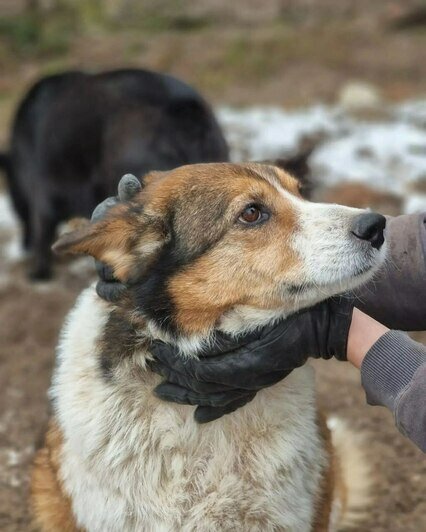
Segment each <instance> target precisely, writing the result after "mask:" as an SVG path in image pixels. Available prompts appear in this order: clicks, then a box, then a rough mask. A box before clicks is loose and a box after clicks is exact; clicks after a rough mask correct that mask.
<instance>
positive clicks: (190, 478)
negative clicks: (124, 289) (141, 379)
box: [53, 295, 325, 532]
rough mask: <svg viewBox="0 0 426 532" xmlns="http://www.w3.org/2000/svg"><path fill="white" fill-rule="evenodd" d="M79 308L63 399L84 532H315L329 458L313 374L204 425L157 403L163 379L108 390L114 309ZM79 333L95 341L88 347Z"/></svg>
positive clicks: (70, 471) (57, 386) (68, 484)
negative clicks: (102, 343)
mask: <svg viewBox="0 0 426 532" xmlns="http://www.w3.org/2000/svg"><path fill="white" fill-rule="evenodd" d="M90 302H91V303H90ZM89 303H90V304H89ZM79 307H80V310H79V311H78V312H77V311H74V313H73V315H71V318H70V321H69V323H68V326H67V330H66V332H65V336H64V340H63V342H62V346H61V350H60V351H61V355H60V357H61V362H60V365H59V367H58V369H57V372H56V377H55V383H54V387H53V394H54V396H55V401H56V407H57V418H58V421H59V424H60V427H61V430H62V431H63V435H64V441H65V443H64V449H63V455H62V456H63V460H62V466H61V471H60V475H61V477H62V480H63V483H64V486H65V489H66V491H67V493H68V494H69V495H70V496H71V499H72V505H73V511H74V513H75V516H76V518H77V521H78V523H79V524H80V525H82V526H84V527H85V528H86V529H87V530H89V531H103V532H107V531H117V530H126V531H133V530H134V531H139V530H146V531H161V530H167V531H169V530H170V531H172V530H183V531H195V530H196V531H204V530H205V531H210V530H212V531H213V530H214V531H216V530H259V531H267V530H280V529H281V530H292V531H298V530H300V531H306V530H308V529H309V528H310V525H311V522H312V519H313V513H314V501H315V498H316V496H317V492H318V489H319V484H320V478H321V472H322V469H323V467H324V465H325V457H324V454H323V449H322V446H321V443H320V438H319V435H318V429H317V425H316V412H315V408H314V397H313V375H312V371H311V370H310V369H309V368H303V369H301V370H297V371H295V372H293V374H292V375H291V376H290V377H288V378H287V379H286V381H285V382H284V383H281V384H279V385H276V386H274V387H273V388H271V389H268V390H264V391H262V392H260V393H258V395H257V397H256V398H255V399H254V400H253V401H252V402H251V403H249V404H248V405H247V406H246V407H244V408H242V409H240V410H239V411H237V412H235V413H234V414H232V415H230V416H226V417H224V418H222V419H220V420H218V421H215V422H213V423H211V424H208V425H203V426H198V425H196V424H195V423H194V421H193V419H192V414H193V409H192V408H189V407H178V406H176V405H169V404H165V403H162V402H160V401H158V400H157V399H155V397H154V396H153V395H152V387H153V386H154V384H155V382H154V380H155V378H154V377H152V379H153V381H152V382H150V383H149V382H147V383H145V384H143V383H142V384H138V385H136V384H135V383H130V384H129V385H120V384H116V383H113V382H109V383H107V382H105V380H104V379H102V376H101V374H100V372H99V368H98V362H99V361H98V357H97V356H96V349H94V343H96V333H94V331H95V330H96V327H101V326H102V324H103V323H104V322H105V318H104V316H103V315H102V312H103V311H102V307H99V306H96V305H95V307H94V306H93V298H92V297H90V295H85V296H83V298H82V300H81V301H80V303H79ZM89 308H91V312H86V311H88V309H89ZM88 321H90V322H91V323H88ZM77 328H78V331H79V338H80V339H81V338H83V337H84V338H85V341H84V342H81V340H79V345H75V344H74V340H73V338H75V336H74V333H75V332H76V330H75V329H77ZM83 344H84V345H83Z"/></svg>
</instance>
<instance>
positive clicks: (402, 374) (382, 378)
mask: <svg viewBox="0 0 426 532" xmlns="http://www.w3.org/2000/svg"><path fill="white" fill-rule="evenodd" d="M361 381H362V385H363V387H364V390H365V393H366V396H367V402H368V404H370V405H380V406H386V407H387V408H389V410H391V411H392V412H393V414H394V418H395V424H396V426H397V428H398V430H399V431H400V432H401V433H402V434H404V436H406V437H407V438H409V439H410V440H411V441H413V442H414V443H415V444H416V445H417V446H418V447H419V448H420V449H421V450H422V451H423V452H426V347H425V346H424V345H422V344H420V343H418V342H414V341H413V340H411V338H409V337H408V336H407V335H406V334H405V333H402V332H400V331H389V332H387V333H386V334H384V335H383V336H382V337H381V338H379V340H378V341H377V342H376V343H375V344H374V345H373V346H372V347H371V349H370V350H369V351H368V353H367V354H366V356H365V358H364V361H363V363H362V366H361Z"/></svg>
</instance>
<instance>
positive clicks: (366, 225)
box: [351, 212, 386, 249]
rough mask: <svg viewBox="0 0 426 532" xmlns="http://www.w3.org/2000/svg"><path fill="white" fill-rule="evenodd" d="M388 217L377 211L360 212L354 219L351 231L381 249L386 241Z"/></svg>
mask: <svg viewBox="0 0 426 532" xmlns="http://www.w3.org/2000/svg"><path fill="white" fill-rule="evenodd" d="M385 227H386V218H385V217H384V216H382V215H381V214H377V213H376V212H368V213H366V214H360V215H359V216H357V217H356V218H354V219H353V221H352V226H351V233H352V234H353V235H355V236H356V237H357V238H359V239H361V240H367V241H368V242H370V243H371V245H372V246H373V248H375V249H380V248H381V246H382V244H383V242H384V241H385V237H384V234H383V232H384V230H385Z"/></svg>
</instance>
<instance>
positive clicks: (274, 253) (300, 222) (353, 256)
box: [55, 164, 385, 335]
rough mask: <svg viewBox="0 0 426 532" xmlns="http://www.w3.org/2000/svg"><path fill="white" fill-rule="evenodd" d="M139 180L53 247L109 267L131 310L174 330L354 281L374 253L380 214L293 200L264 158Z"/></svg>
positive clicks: (289, 184)
mask: <svg viewBox="0 0 426 532" xmlns="http://www.w3.org/2000/svg"><path fill="white" fill-rule="evenodd" d="M145 183H146V185H145V188H144V190H143V191H142V192H141V193H140V194H139V195H138V196H137V197H135V198H134V200H132V201H131V202H129V203H127V204H122V205H119V206H118V207H116V208H114V209H112V210H111V212H110V214H109V216H108V217H107V218H106V219H105V220H103V221H101V222H99V223H97V224H93V225H91V226H90V227H88V228H87V229H86V230H84V231H83V232H77V233H71V234H69V235H65V236H64V237H63V238H62V239H60V240H59V242H58V243H57V244H56V245H55V249H56V251H59V252H61V251H65V252H71V253H85V254H89V255H92V256H93V257H95V258H96V259H98V260H100V261H103V262H105V263H107V264H109V265H110V266H111V267H112V268H113V270H114V272H115V275H116V277H117V278H118V279H119V280H121V281H123V282H125V283H127V284H128V285H129V286H130V291H131V293H132V295H133V301H134V304H135V307H136V309H137V310H138V311H140V312H141V313H142V314H143V315H144V316H145V317H146V318H147V319H148V320H151V321H152V322H154V323H155V324H156V325H157V327H160V328H162V329H163V330H164V331H166V332H168V333H171V334H174V335H179V334H181V335H194V334H195V335H198V334H200V335H202V334H205V333H208V332H209V331H210V330H211V329H212V328H213V327H214V326H215V325H217V323H218V322H219V320H220V319H221V317H222V316H224V315H225V314H226V313H228V312H229V311H231V310H232V309H235V308H241V307H247V308H252V309H253V308H254V309H258V310H269V311H273V312H278V313H280V312H281V313H285V312H287V313H290V312H293V311H295V310H297V309H299V308H302V307H307V306H310V305H313V304H315V303H316V302H318V301H320V300H323V299H326V298H327V297H329V296H331V295H334V294H337V293H340V292H343V291H345V290H348V289H351V288H354V287H355V286H358V285H360V284H362V283H363V282H365V281H366V280H367V279H369V278H370V277H371V275H372V274H373V273H374V271H375V270H376V269H377V268H378V267H379V266H380V264H381V263H382V261H383V258H384V247H385V246H384V245H383V243H384V239H383V230H384V225H385V219H384V218H383V217H382V216H381V215H376V214H372V213H368V212H366V211H362V210H358V209H352V208H347V207H342V206H339V205H325V204H315V203H310V202H308V201H305V200H303V199H302V198H301V196H300V194H299V191H298V183H297V181H296V180H295V179H294V178H292V177H291V176H290V175H288V174H287V173H285V172H284V171H282V170H280V169H278V168H275V167H273V166H267V165H261V164H242V165H237V164H198V165H192V166H184V167H181V168H177V169H176V170H172V171H170V172H162V173H159V172H154V173H152V174H150V175H148V176H147V177H146V179H145Z"/></svg>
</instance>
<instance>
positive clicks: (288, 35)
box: [0, 0, 426, 532]
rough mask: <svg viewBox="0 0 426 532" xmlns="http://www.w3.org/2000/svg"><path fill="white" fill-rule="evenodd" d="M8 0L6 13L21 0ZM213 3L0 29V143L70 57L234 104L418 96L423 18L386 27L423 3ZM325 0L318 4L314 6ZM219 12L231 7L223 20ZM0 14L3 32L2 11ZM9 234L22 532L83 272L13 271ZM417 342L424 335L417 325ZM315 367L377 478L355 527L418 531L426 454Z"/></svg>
mask: <svg viewBox="0 0 426 532" xmlns="http://www.w3.org/2000/svg"><path fill="white" fill-rule="evenodd" d="M6 3H7V4H8V5H9V6H10V11H11V12H12V11H14V10H15V9H17V7H16V6H17V5H18V4H22V2H13V1H10V0H8V2H6ZM213 4H215V2H213V1H208V0H203V2H200V5H201V6H202V8H203V9H204V11H203V10H202V8H200V9H201V12H200V13H201V14H200V15H199V18H198V19H196V20H201V21H206V20H207V22H206V23H204V22H203V23H202V24H200V25H199V26H197V27H195V28H194V27H192V29H191V30H190V31H189V30H188V29H186V30H185V31H183V30H182V29H177V28H176V27H174V28H172V29H170V28H166V29H167V31H165V30H164V27H163V26H161V24H162V23H163V22H164V21H162V20H157V19H156V20H155V24H156V25H157V26H156V29H155V30H154V29H153V28H152V27H151V28H148V29H146V28H145V29H146V31H139V30H138V29H137V28H135V27H134V26H133V28H132V29H131V30H129V31H126V32H124V31H123V30H120V31H118V30H116V31H110V32H107V31H106V30H105V28H101V29H99V27H97V28H96V31H92V32H88V33H82V34H81V35H79V36H78V38H72V39H70V40H69V42H67V43H66V47H62V48H60V49H55V48H54V47H52V48H49V49H48V50H47V51H46V50H44V49H42V51H41V52H40V50H38V49H37V50H36V49H34V47H33V49H31V47H30V49H27V48H25V49H24V48H22V46H20V45H19V42H18V44H17V43H16V42H13V43H12V44H11V43H10V38H9V37H10V36H9V37H8V36H7V35H6V34H3V35H1V32H0V70H1V76H0V143H1V145H4V144H5V143H6V139H7V132H8V124H9V121H10V117H11V116H12V113H13V109H14V105H15V103H16V102H17V100H18V98H19V97H20V96H21V94H22V93H23V91H24V90H25V89H26V87H27V86H28V84H29V83H30V82H32V81H33V80H35V79H36V78H37V77H38V76H40V75H42V74H46V73H51V72H53V71H55V70H58V69H63V68H71V67H73V68H76V67H78V68H90V69H93V68H97V69H98V68H106V67H108V68H111V67H118V66H123V65H133V66H145V67H150V68H157V69H160V70H163V71H169V72H171V73H173V74H175V75H178V76H180V77H182V78H183V79H186V80H187V81H189V82H191V83H194V84H195V85H196V86H198V87H199V88H200V89H201V90H202V91H203V92H204V93H205V94H206V96H207V97H208V98H210V99H211V100H212V101H214V102H220V103H230V104H236V105H241V104H244V105H250V104H260V103H267V104H279V105H286V106H296V105H306V104H308V103H312V102H314V101H318V100H322V101H326V102H333V101H335V100H336V99H337V97H338V93H339V90H340V87H341V86H342V85H343V84H344V83H345V82H346V81H348V80H350V79H354V78H355V79H362V80H364V81H368V82H370V83H373V84H374V85H376V86H377V87H378V88H379V90H380V91H381V92H382V94H383V95H384V97H385V98H387V99H390V100H402V99H405V98H411V97H416V96H419V95H420V96H421V95H423V96H424V94H425V93H426V62H425V61H424V60H423V59H422V58H424V51H425V46H426V32H425V30H424V28H422V27H420V28H415V29H414V30H411V29H409V30H404V31H396V30H394V29H392V21H393V20H394V19H395V17H398V16H399V15H400V14H401V13H402V12H403V11H404V9H406V8H407V6H408V7H410V6H413V5H417V4H419V3H418V2H417V3H416V2H403V1H393V2H374V3H372V2H371V0H370V1H369V2H367V1H364V0H362V1H360V2H356V3H354V2H352V3H351V4H357V6H358V7H357V8H353V9H352V10H351V9H349V8H348V9H346V10H345V9H344V8H343V5H345V6H347V5H348V4H349V3H348V2H338V1H337V0H327V1H325V2H321V3H320V2H318V3H315V2H304V1H300V2H288V3H285V4H286V5H287V4H288V5H291V6H292V5H298V4H300V5H302V6H303V10H302V11H301V13H302V15H301V16H300V17H299V16H298V12H297V11H296V12H294V11H291V10H290V11H289V12H288V13H287V15H288V16H287V18H286V17H283V16H282V17H281V18H280V19H279V21H278V22H277V20H278V19H277V9H278V7H277V6H279V5H281V4H283V5H284V3H281V4H280V2H276V1H273V0H267V1H262V2H260V3H259V2H255V1H252V2H246V3H245V4H247V6H249V7H248V8H247V9H246V10H244V9H241V10H240V11H238V12H237V10H235V11H236V12H235V13H230V11H232V5H233V3H232V2H229V1H226V2H225V1H221V2H216V4H217V6H216V7H215V8H214V9H213V8H212V9H213V10H212V9H210V7H211V6H212V5H213ZM240 4H244V2H241V3H239V5H240ZM320 4H321V6H323V9H322V10H321V9H319V8H318V9H315V8H314V7H312V6H314V5H316V6H318V5H320ZM309 6H311V7H309ZM366 6H367V7H368V9H367V10H366ZM373 6H374V7H373ZM12 7H13V9H12ZM260 8H261V10H260V11H257V12H256V9H258V10H259V9H260ZM209 9H210V10H209ZM221 9H222V11H220V10H221ZM363 10H364V11H363ZM218 12H221V13H222V12H223V13H225V14H226V16H225V15H223V17H222V18H220V17H219V18H218V16H217V13H218ZM260 12H261V14H262V16H260V15H259V16H258V15H257V14H258V13H260ZM206 13H207V14H206ZM8 16H9V15H8ZM197 16H198V15H197ZM215 17H216V18H215ZM0 19H1V20H0V30H1V27H2V26H1V23H2V20H3V19H2V18H1V14H0ZM191 20H192V19H191ZM166 22H167V21H166ZM169 22H170V21H169ZM162 28H163V29H162ZM8 35H9V34H8ZM13 35H15V34H13ZM19 35H20V34H19ZM42 44H43V43H42ZM18 45H19V46H18ZM31 46H33V45H31ZM43 46H45V43H44V44H43ZM43 50H44V51H43ZM0 189H1V181H0ZM0 215H1V213H0ZM7 239H8V235H2V234H0V531H1V532H26V531H28V530H31V526H30V515H29V511H28V506H27V496H28V480H29V467H30V463H31V460H32V457H33V453H34V450H35V449H36V448H37V446H38V445H39V442H40V441H41V438H42V435H43V432H44V428H45V425H46V421H47V419H48V412H49V406H48V400H47V395H46V392H47V388H48V385H49V381H50V375H51V370H52V365H53V363H54V350H55V345H56V342H57V338H58V332H59V329H60V327H61V324H62V322H63V319H64V316H65V315H66V313H67V311H68V310H69V309H70V308H71V306H72V304H73V302H74V300H75V298H76V296H77V294H78V293H79V291H80V290H81V289H82V288H83V287H84V286H86V284H87V283H88V282H89V280H90V278H91V273H90V269H88V268H87V263H78V264H80V267H79V266H78V264H74V266H73V267H71V268H70V267H69V265H67V264H59V265H58V266H57V275H56V277H55V280H54V281H53V282H51V283H47V284H36V285H34V284H30V283H28V281H27V280H26V278H25V273H24V264H23V263H17V264H16V265H14V266H13V271H9V268H10V264H9V262H7V261H6V258H5V255H6V242H7ZM418 338H419V339H420V340H421V341H423V342H424V343H426V334H419V335H418ZM315 366H316V367H317V370H318V372H317V383H318V392H319V402H320V405H321V406H322V407H323V408H324V409H325V410H326V411H327V412H328V413H329V414H333V415H334V414H336V415H338V416H339V417H341V418H343V419H344V420H347V421H348V423H349V425H350V426H351V427H352V428H353V430H354V431H355V432H356V433H361V434H362V435H363V436H364V438H365V442H366V444H365V453H366V460H368V462H369V464H370V465H371V468H372V475H373V477H374V479H375V484H374V488H373V495H374V498H373V504H372V507H371V508H370V509H369V511H368V518H367V520H366V522H365V523H364V524H363V525H362V527H359V528H358V530H359V532H361V531H362V532H365V531H373V530H374V531H375V532H422V531H423V530H426V497H425V493H426V461H425V459H424V455H423V454H422V453H421V452H420V451H418V450H417V449H416V448H415V447H414V446H413V445H412V444H411V443H410V442H408V441H407V440H405V439H404V438H403V437H402V436H400V435H399V434H398V433H397V431H396V429H395V428H394V425H393V421H392V417H391V415H390V414H389V413H388V412H386V411H385V410H384V409H381V408H377V407H374V408H373V407H368V406H366V404H365V398H364V394H363V391H362V388H361V386H360V383H359V375H358V373H357V371H356V370H354V369H352V368H351V367H349V366H348V365H347V364H342V363H337V362H327V363H325V362H321V363H316V364H315Z"/></svg>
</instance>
